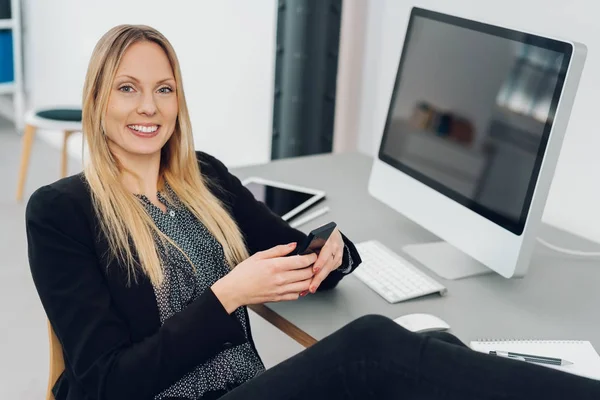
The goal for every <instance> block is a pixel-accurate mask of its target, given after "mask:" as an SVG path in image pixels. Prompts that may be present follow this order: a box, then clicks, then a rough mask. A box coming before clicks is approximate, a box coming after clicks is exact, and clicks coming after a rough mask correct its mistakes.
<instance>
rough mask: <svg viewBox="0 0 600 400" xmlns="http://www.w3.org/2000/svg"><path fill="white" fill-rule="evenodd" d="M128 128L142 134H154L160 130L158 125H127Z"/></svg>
mask: <svg viewBox="0 0 600 400" xmlns="http://www.w3.org/2000/svg"><path fill="white" fill-rule="evenodd" d="M127 127H128V128H129V129H131V130H134V131H136V132H141V133H154V132H156V131H157V130H158V125H148V126H145V125H127Z"/></svg>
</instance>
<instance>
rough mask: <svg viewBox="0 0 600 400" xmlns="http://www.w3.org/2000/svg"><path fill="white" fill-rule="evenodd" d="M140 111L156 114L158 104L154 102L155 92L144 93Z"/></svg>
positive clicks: (141, 112) (150, 114) (139, 107)
mask: <svg viewBox="0 0 600 400" xmlns="http://www.w3.org/2000/svg"><path fill="white" fill-rule="evenodd" d="M137 111H138V113H139V114H145V115H148V116H152V115H154V114H156V104H155V103H154V96H153V93H149V94H145V95H142V96H141V98H140V104H139V105H138V110H137Z"/></svg>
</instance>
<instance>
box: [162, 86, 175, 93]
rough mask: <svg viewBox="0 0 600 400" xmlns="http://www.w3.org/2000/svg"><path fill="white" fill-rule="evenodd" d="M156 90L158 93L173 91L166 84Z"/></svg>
mask: <svg viewBox="0 0 600 400" xmlns="http://www.w3.org/2000/svg"><path fill="white" fill-rule="evenodd" d="M158 91H159V92H160V93H172V92H173V89H171V88H170V87H168V86H164V87H161V88H160V89H158Z"/></svg>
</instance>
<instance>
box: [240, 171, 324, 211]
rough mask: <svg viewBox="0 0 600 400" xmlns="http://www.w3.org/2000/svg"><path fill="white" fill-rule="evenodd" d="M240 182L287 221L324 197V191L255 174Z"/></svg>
mask: <svg viewBox="0 0 600 400" xmlns="http://www.w3.org/2000/svg"><path fill="white" fill-rule="evenodd" d="M242 184H243V185H244V186H246V187H247V188H248V190H250V192H252V194H253V195H254V198H255V199H256V200H259V201H262V202H263V203H265V204H266V206H267V207H269V208H270V209H271V211H273V212H274V213H275V214H277V215H279V216H280V217H281V218H283V219H284V220H285V221H289V220H290V219H291V218H293V217H295V216H296V215H298V214H299V213H301V212H302V211H304V210H306V209H308V208H309V207H311V206H313V205H315V204H317V203H318V202H319V201H321V200H323V199H324V198H325V192H324V191H322V190H317V189H310V188H306V187H302V186H297V185H292V184H289V183H283V182H277V181H272V180H268V179H263V178H259V177H256V176H253V177H250V178H247V179H244V180H243V181H242Z"/></svg>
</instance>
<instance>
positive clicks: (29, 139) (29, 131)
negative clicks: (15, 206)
mask: <svg viewBox="0 0 600 400" xmlns="http://www.w3.org/2000/svg"><path fill="white" fill-rule="evenodd" d="M35 131H36V127H35V126H32V125H27V126H25V131H24V133H23V140H22V143H23V144H22V149H21V166H20V168H19V181H18V184H17V201H21V200H22V199H23V189H24V188H25V181H26V180H27V169H28V168H29V156H30V155H31V147H32V146H33V139H34V137H35Z"/></svg>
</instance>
